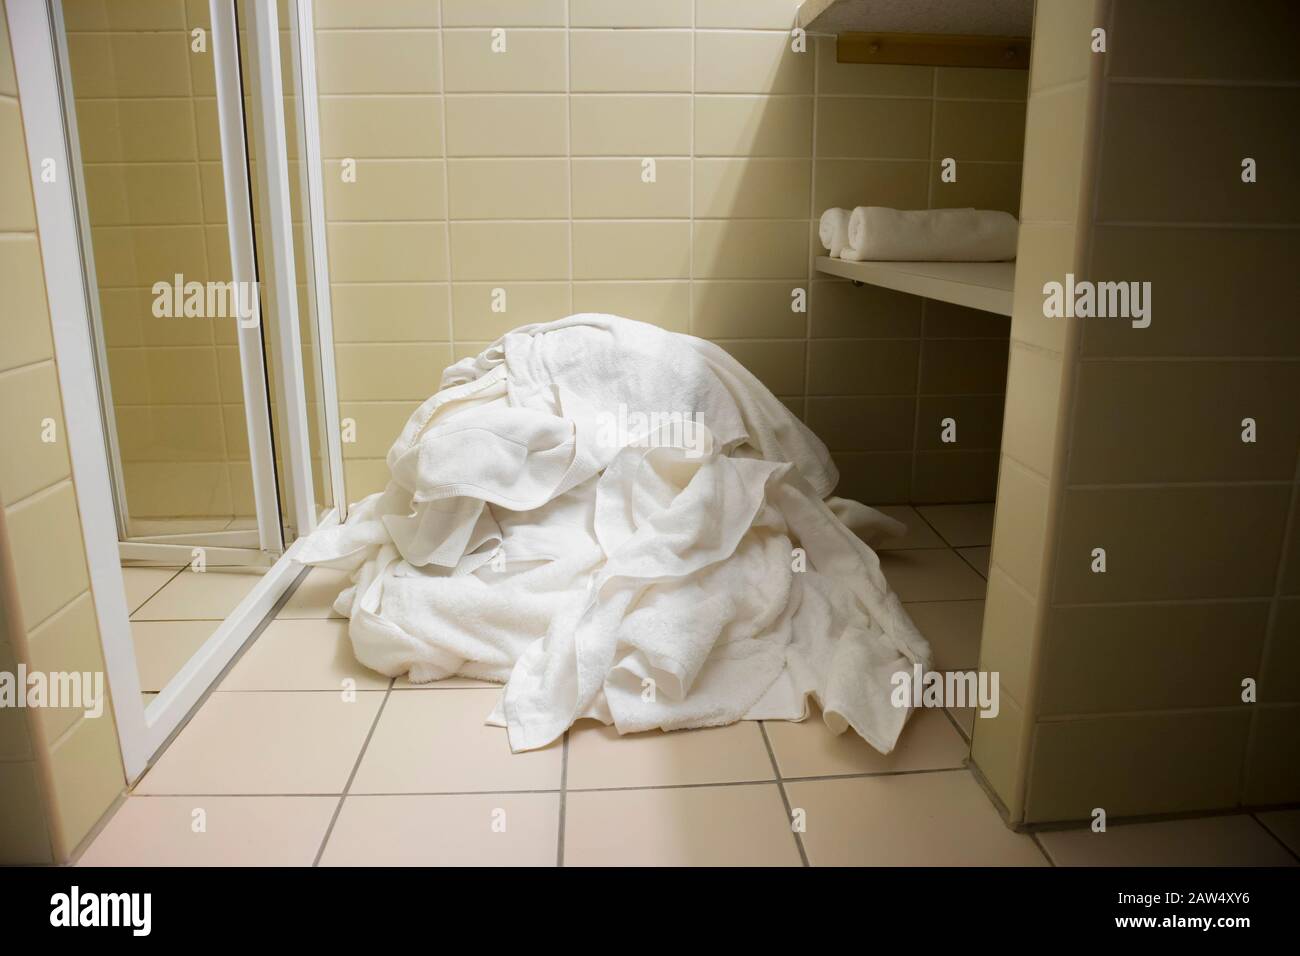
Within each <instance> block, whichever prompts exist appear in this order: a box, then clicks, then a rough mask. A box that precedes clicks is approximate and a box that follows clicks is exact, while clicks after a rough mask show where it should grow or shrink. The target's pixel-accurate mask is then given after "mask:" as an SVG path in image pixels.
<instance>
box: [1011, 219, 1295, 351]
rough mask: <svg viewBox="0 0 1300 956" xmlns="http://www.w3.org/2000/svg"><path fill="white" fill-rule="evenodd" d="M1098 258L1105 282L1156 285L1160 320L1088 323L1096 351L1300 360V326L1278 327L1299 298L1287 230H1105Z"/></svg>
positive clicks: (1096, 241) (1086, 332)
mask: <svg viewBox="0 0 1300 956" xmlns="http://www.w3.org/2000/svg"><path fill="white" fill-rule="evenodd" d="M1021 248H1024V246H1023V245H1022V247H1021ZM1092 255H1093V260H1092V269H1091V272H1092V273H1093V274H1094V275H1095V276H1096V277H1097V278H1098V279H1108V280H1112V281H1120V280H1123V281H1146V282H1150V283H1151V290H1152V319H1151V325H1150V326H1149V327H1147V328H1145V329H1135V328H1133V327H1132V326H1131V325H1130V324H1129V323H1127V322H1096V321H1092V322H1085V323H1084V328H1083V350H1084V352H1085V354H1087V355H1155V356H1160V355H1203V356H1220V355H1243V356H1244V355H1266V356H1274V357H1276V356H1284V355H1287V356H1296V355H1300V323H1296V322H1279V321H1277V315H1278V314H1279V313H1281V312H1284V311H1285V310H1286V309H1288V308H1290V307H1291V304H1292V303H1294V302H1296V301H1298V300H1300V270H1296V269H1294V268H1292V266H1293V265H1294V260H1295V241H1294V237H1293V235H1292V234H1291V233H1289V232H1288V231H1286V230H1275V229H1260V230H1250V229H1177V228H1147V229H1126V228H1123V227H1118V226H1099V227H1097V228H1096V229H1095V230H1094V231H1093V252H1092ZM1189 275H1195V276H1196V277H1197V280H1198V281H1196V282H1188V281H1187V277H1188V276H1189ZM1265 276H1267V277H1268V278H1267V280H1265V279H1264V278H1263V277H1265ZM1058 281H1059V278H1058ZM1229 315H1230V316H1231V317H1232V319H1231V321H1228V320H1225V318H1224V317H1225V316H1229Z"/></svg>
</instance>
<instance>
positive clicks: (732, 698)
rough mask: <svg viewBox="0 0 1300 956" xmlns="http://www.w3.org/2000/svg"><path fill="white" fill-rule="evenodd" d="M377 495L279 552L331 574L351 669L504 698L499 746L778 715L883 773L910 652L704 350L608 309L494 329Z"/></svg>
mask: <svg viewBox="0 0 1300 956" xmlns="http://www.w3.org/2000/svg"><path fill="white" fill-rule="evenodd" d="M388 466H389V470H390V473H391V481H390V482H389V484H388V487H387V488H386V490H384V491H383V492H381V493H378V494H375V495H372V496H370V497H369V498H366V499H365V500H363V501H361V502H360V503H359V504H357V505H355V506H354V507H353V508H352V509H351V512H350V513H349V515H348V518H347V521H346V522H345V523H344V524H342V525H338V526H335V527H329V528H322V529H320V530H318V531H316V532H315V533H313V534H312V535H311V536H309V537H308V538H306V539H304V540H303V541H302V542H300V544H299V545H298V550H297V551H296V557H298V558H299V559H300V560H301V561H303V562H304V563H308V564H322V565H328V566H330V567H335V568H341V569H345V570H346V571H348V572H350V575H351V578H350V579H351V582H352V584H351V586H350V587H348V588H346V589H345V590H344V591H343V592H342V593H341V594H340V595H339V597H338V600H337V602H336V604H335V608H336V609H337V610H338V611H339V612H340V613H342V614H345V615H347V616H348V618H349V619H350V621H349V634H350V636H351V639H352V644H353V648H354V651H355V653H356V655H357V658H358V659H359V660H360V661H361V662H362V663H363V664H365V665H367V666H369V667H371V668H373V669H375V670H377V671H379V672H380V673H383V674H386V675H391V676H398V675H401V674H409V677H410V679H411V680H412V681H414V682H427V681H433V680H438V679H441V678H447V677H452V676H456V675H460V676H464V677H472V678H479V679H484V680H489V681H496V682H500V683H502V684H504V685H505V686H504V688H503V690H502V693H501V695H500V697H499V698H498V702H497V705H496V707H495V709H494V711H493V712H492V713H491V714H490V715H487V714H485V718H486V719H487V721H488V722H489V723H493V724H497V725H502V726H505V727H506V728H507V730H508V736H509V743H510V747H511V749H513V750H515V751H521V750H529V749H533V748H537V747H543V746H545V745H547V744H548V743H550V742H552V741H554V740H556V739H557V738H558V737H560V736H561V735H562V734H563V733H564V731H565V730H566V729H567V728H568V727H569V726H570V725H571V724H572V723H573V722H574V721H575V720H577V719H579V718H595V719H597V720H601V721H604V722H605V723H607V724H608V723H612V724H614V725H615V726H616V727H617V729H618V731H619V732H620V733H628V732H633V731H642V730H649V729H652V728H662V729H665V730H672V729H677V728H685V727H703V726H716V725H721V724H728V723H732V722H734V721H737V720H742V719H781V720H801V719H803V718H804V717H806V716H807V715H808V713H809V703H808V702H809V699H813V700H815V701H816V702H817V703H818V704H819V705H820V707H821V710H822V713H823V715H824V719H825V722H826V724H827V726H829V727H830V728H831V729H832V730H833V731H834V732H836V733H842V732H844V731H845V730H846V729H847V728H852V729H853V730H854V731H855V732H856V733H858V734H860V735H861V736H862V737H863V738H864V739H865V740H867V741H868V742H869V743H870V744H871V745H872V746H874V747H875V748H876V749H878V750H880V751H882V752H885V753H888V752H889V751H890V750H891V749H892V748H893V746H894V744H895V742H896V741H897V739H898V735H899V732H900V731H901V730H902V728H903V725H904V722H905V721H906V719H907V716H908V708H907V707H906V706H895V702H894V701H893V700H891V695H892V691H893V685H894V683H895V675H897V674H899V673H901V672H906V673H907V674H909V675H910V674H912V673H913V669H914V668H915V667H918V666H919V667H921V668H922V669H925V668H928V666H929V658H930V652H929V647H928V645H927V644H926V642H925V640H924V639H923V638H922V637H921V635H920V634H919V633H918V632H917V630H916V628H915V627H914V626H913V624H912V622H911V621H910V619H909V618H908V616H907V614H906V613H905V612H904V610H903V607H902V605H901V604H900V603H899V600H898V598H897V596H896V595H895V594H894V593H893V592H892V591H890V589H889V586H888V584H887V583H886V581H885V578H884V576H883V574H882V573H881V570H880V562H879V560H878V559H877V556H876V554H875V552H874V551H872V549H871V548H870V547H869V546H868V544H867V540H870V539H872V538H873V537H874V536H877V535H896V534H900V533H902V531H903V530H904V529H903V527H902V525H901V524H899V523H898V522H896V521H894V520H893V519H891V518H888V517H887V516H885V515H882V514H881V513H879V512H877V511H874V510H873V509H871V508H868V507H866V506H865V505H861V504H857V503H856V502H851V501H847V500H844V499H839V498H834V497H829V495H830V493H831V491H832V490H833V489H834V487H835V485H836V483H837V481H838V478H839V476H838V473H837V472H836V469H835V466H834V464H833V463H832V462H831V459H830V456H829V454H828V452H827V450H826V447H825V445H823V444H822V443H821V441H819V440H818V439H817V437H816V436H814V435H813V434H812V432H810V431H809V430H808V429H807V428H806V427H805V426H804V425H803V423H802V422H800V421H799V420H798V419H797V418H795V417H794V416H793V415H792V414H791V413H790V412H789V411H788V410H787V409H786V408H785V406H784V405H782V404H781V403H780V402H779V401H778V400H777V399H776V398H774V397H773V396H772V394H771V393H770V392H769V391H768V390H767V389H766V388H764V387H763V386H762V384H760V383H759V382H758V381H757V379H755V378H754V376H753V375H751V374H750V373H749V372H748V371H747V370H746V369H745V368H744V367H743V366H741V365H740V364H739V363H738V362H736V361H735V360H734V359H733V358H732V357H731V356H730V355H728V353H727V352H725V351H724V350H722V349H721V348H719V347H718V346H716V345H714V344H712V343H710V342H706V341H703V340H701V339H697V338H694V337H691V336H687V335H679V334H675V333H670V332H665V331H663V330H661V329H659V328H656V327H654V326H651V325H646V324H643V323H639V322H634V321H631V320H629V319H623V318H618V317H615V316H610V315H595V314H585V315H575V316H571V317H569V318H567V319H562V320H560V321H557V322H551V323H547V324H541V325H531V326H526V327H523V328H520V329H517V330H516V331H514V332H510V333H508V334H507V335H505V336H504V337H502V338H501V339H499V340H498V341H497V342H495V343H494V344H493V345H492V346H491V347H489V348H488V349H487V350H486V351H484V352H483V353H481V354H480V355H478V356H475V357H473V358H468V359H464V360H462V361H460V362H457V363H456V364H455V365H453V366H451V367H450V368H448V369H447V370H446V371H445V372H444V373H443V378H442V387H441V389H440V390H439V391H438V392H437V393H436V394H435V395H433V396H432V397H431V398H429V399H428V400H427V401H425V402H424V404H422V405H421V406H420V407H419V409H418V410H417V411H416V412H415V413H414V414H413V415H412V416H411V418H410V420H409V421H408V422H407V424H406V426H405V428H404V429H403V431H402V433H401V435H400V436H399V437H398V439H397V441H396V443H395V444H394V445H393V447H392V450H391V451H390V452H389V454H388Z"/></svg>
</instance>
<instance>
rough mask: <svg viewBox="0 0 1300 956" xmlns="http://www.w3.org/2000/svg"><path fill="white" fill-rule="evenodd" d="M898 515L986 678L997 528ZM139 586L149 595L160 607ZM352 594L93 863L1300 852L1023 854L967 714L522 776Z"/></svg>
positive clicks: (611, 740)
mask: <svg viewBox="0 0 1300 956" xmlns="http://www.w3.org/2000/svg"><path fill="white" fill-rule="evenodd" d="M887 510H888V511H890V512H891V513H893V514H894V515H895V516H897V517H899V518H901V519H902V520H903V521H905V522H906V523H907V524H908V525H909V528H910V530H909V533H908V536H907V537H906V538H905V539H903V540H901V541H897V542H894V543H893V545H892V546H891V547H888V548H885V549H882V551H881V563H882V565H883V567H884V569H885V573H886V575H887V576H888V577H889V579H890V581H891V583H892V584H893V585H894V587H895V589H896V590H898V592H899V593H900V595H901V596H902V597H903V599H904V601H905V602H906V603H907V605H908V610H909V611H910V612H911V613H912V615H913V617H914V618H915V620H916V622H917V624H918V625H919V626H920V627H921V629H922V631H923V632H924V633H926V634H927V636H928V637H929V638H930V640H931V642H932V644H933V646H934V650H935V654H936V658H937V661H938V665H939V666H940V667H944V668H969V667H973V666H974V665H975V663H976V661H977V659H978V642H979V633H980V626H981V622H982V617H983V596H984V579H983V576H982V573H983V571H982V569H983V568H984V566H985V564H986V562H987V552H988V542H989V529H990V527H991V510H992V509H991V506H968V505H962V506H953V507H927V508H925V509H924V517H922V515H921V514H919V513H918V512H917V511H915V510H913V509H911V508H890V509H887ZM137 577H138V581H137V582H136V584H137V585H138V588H137V591H136V593H137V595H138V594H140V593H143V592H144V591H145V590H147V589H148V586H149V585H150V584H154V585H157V580H158V579H156V578H155V579H146V578H145V577H144V576H137ZM180 580H183V579H180ZM180 580H178V579H177V578H172V579H171V580H170V582H164V584H165V586H164V585H157V587H161V588H162V592H161V593H152V594H151V597H150V599H149V601H148V602H142V603H141V604H140V605H138V609H139V611H141V612H144V613H143V614H140V613H137V615H136V617H137V619H138V620H141V621H142V622H144V621H155V620H159V619H168V618H169V617H170V616H171V615H173V614H176V613H177V612H178V610H179V609H180V608H181V607H198V606H201V607H204V608H208V607H211V605H207V604H201V603H200V602H201V599H199V598H198V597H194V598H193V603H191V601H190V597H191V595H189V594H188V593H184V594H182V593H181V591H180V590H177V591H175V592H173V593H172V594H171V595H167V588H170V587H172V586H173V584H177V583H180ZM343 583H344V582H343V578H342V576H341V575H339V574H338V573H336V572H331V571H326V570H322V569H318V570H314V571H312V572H311V574H310V575H309V576H308V577H307V578H306V579H305V580H304V582H303V583H302V585H301V586H300V587H299V588H298V590H297V591H296V592H295V593H294V594H293V596H292V597H291V599H290V600H289V601H288V602H287V604H286V605H285V607H284V608H283V610H282V611H281V612H280V614H279V616H278V618H277V620H276V621H274V622H273V623H271V624H270V625H269V626H268V627H267V628H266V630H265V631H264V632H263V633H262V635H261V636H260V637H259V638H258V640H257V641H256V643H255V644H254V645H253V646H252V647H251V648H250V649H248V650H247V651H246V652H245V653H244V655H243V656H242V657H241V658H240V659H239V660H238V661H237V662H236V664H235V665H234V666H233V668H232V669H231V670H230V672H229V673H228V674H227V676H226V677H225V678H224V679H223V680H222V682H221V683H220V684H219V685H218V686H217V688H216V689H215V691H214V693H213V694H212V695H211V697H210V698H209V699H208V700H207V701H206V702H205V703H204V704H203V706H202V707H201V708H200V710H199V712H198V713H197V714H196V715H195V716H194V718H193V719H192V720H191V721H190V723H189V724H188V725H187V726H186V727H185V728H184V730H183V731H182V732H181V734H180V735H179V736H178V737H177V739H176V740H175V742H174V743H173V744H172V745H171V746H170V747H169V748H168V749H167V751H166V752H165V753H164V754H163V755H162V756H161V758H160V759H159V760H158V762H157V764H156V765H155V766H154V767H153V768H152V769H151V770H150V771H149V772H148V773H147V774H146V775H145V777H144V778H143V780H141V782H140V783H139V785H138V786H137V787H136V788H135V791H134V793H133V794H132V795H131V796H130V797H129V798H128V799H127V800H126V802H125V804H124V805H123V806H122V808H121V809H120V810H119V811H118V813H117V815H116V816H115V817H114V818H113V819H112V820H111V821H110V822H109V823H108V824H107V826H106V827H105V828H104V830H103V831H102V833H101V834H100V835H99V837H98V838H97V839H96V840H95V842H94V843H93V844H92V845H91V846H90V848H89V849H88V850H87V851H86V853H85V854H84V855H83V857H82V860H81V863H82V864H90V865H95V864H109V863H139V864H150V863H157V864H185V863H194V864H237V863H248V864H295V865H298V864H302V865H309V864H312V863H318V864H319V865H324V866H335V865H356V864H451V865H460V864H467V865H487V866H502V865H554V864H556V863H561V864H564V865H570V866H575V865H576V866H582V865H605V864H613V865H654V864H690V865H710V864H728V865H771V866H799V865H804V864H811V865H823V866H837V865H863V864H865V865H870V864H880V865H964V864H979V865H1012V866H1048V865H1053V864H1058V865H1086V864H1112V863H1118V864H1129V863H1146V864H1158V863H1206V864H1214V863H1224V864H1231V863H1246V862H1253V863H1265V864H1269V863H1294V862H1296V859H1297V857H1296V852H1297V851H1300V811H1295V812H1290V813H1274V814H1260V815H1259V816H1258V817H1255V816H1250V815H1240V816H1230V817H1212V818H1205V819H1198V820H1184V821H1175V822H1170V823H1150V824H1135V825H1128V826H1112V827H1111V828H1110V829H1109V831H1108V832H1107V833H1106V834H1094V833H1092V832H1091V831H1089V830H1076V831H1068V832H1057V833H1043V834H1039V835H1036V836H1029V835H1025V834H1018V833H1013V832H1012V831H1010V830H1008V829H1007V828H1006V827H1005V826H1004V825H1003V823H1002V821H1001V819H1000V818H999V816H998V814H997V811H996V810H995V809H994V807H993V805H992V804H991V803H990V801H989V799H988V798H987V797H986V796H985V794H984V793H983V791H982V790H981V789H980V788H979V786H978V785H977V784H976V782H975V780H974V778H973V777H972V776H971V775H970V773H969V772H968V771H967V770H965V769H964V761H965V758H966V754H967V749H968V737H969V734H970V728H971V725H972V723H973V721H974V715H973V713H972V712H971V711H969V710H964V711H954V712H952V713H945V712H943V711H932V710H931V711H920V712H918V713H916V714H915V715H914V718H913V719H912V720H911V721H910V722H909V724H908V726H907V728H906V729H905V731H904V733H903V737H902V740H901V742H900V744H899V746H898V748H897V749H896V750H895V751H894V753H892V754H890V755H889V756H887V757H886V756H882V755H880V754H879V753H877V752H876V751H874V750H872V749H871V748H870V747H869V746H867V745H866V744H865V743H863V742H862V741H861V740H860V739H858V738H856V737H854V736H852V735H851V734H846V735H844V736H839V737H836V736H833V735H832V734H830V733H829V732H828V731H827V730H826V728H825V726H824V724H823V723H822V722H821V720H820V717H819V716H817V715H814V717H813V718H812V719H810V720H808V721H806V722H804V723H800V724H792V723H784V722H767V723H762V724H760V723H753V722H744V723H740V724H735V725H732V726H729V727H720V728H712V729H707V730H694V731H681V732H677V733H672V734H664V733H649V734H637V735H633V736H628V737H621V738H620V737H619V736H618V735H617V734H616V733H615V732H613V731H612V730H611V729H610V728H607V727H604V726H602V725H600V724H597V723H594V722H583V723H582V724H580V725H578V726H576V727H574V728H573V730H571V731H570V732H569V733H568V734H567V735H566V736H565V738H564V739H563V740H562V741H560V742H557V743H556V744H555V745H553V746H551V747H549V748H546V749H544V750H541V751H537V752H532V753H526V754H517V755H512V754H511V753H510V751H509V749H508V747H507V744H506V737H505V731H503V730H500V729H498V728H494V727H488V726H485V725H484V723H483V718H484V717H485V716H486V715H487V714H488V712H489V711H490V710H491V708H492V705H493V702H494V700H495V695H496V691H495V690H494V689H492V688H491V687H490V686H489V685H484V684H480V683H478V682H475V681H468V680H457V681H444V682H441V683H440V684H437V685H426V686H423V687H414V686H412V685H410V684H409V683H407V682H406V681H403V680H398V681H396V682H392V681H389V680H387V679H385V678H381V677H378V676H377V675H375V674H373V673H371V672H369V671H367V670H366V669H365V668H363V667H361V666H360V665H358V664H357V663H356V662H355V660H354V659H353V657H352V653H351V649H350V645H349V644H348V639H347V631H346V622H345V621H343V620H341V619H339V618H338V617H337V615H335V614H334V613H333V612H332V611H331V609H330V604H331V602H332V601H333V599H334V597H335V595H336V594H337V593H338V591H339V589H340V588H341V587H342V586H343ZM235 590H237V588H235V587H234V585H233V584H232V585H231V586H230V593H227V592H222V593H223V594H224V595H225V596H226V597H229V596H231V594H233V592H234V591H235ZM154 591H155V592H156V591H157V588H155V589H154ZM155 602H156V603H155ZM150 605H152V612H151V611H150V610H149V608H150ZM136 607H137V606H136V605H133V609H135V608H136ZM177 632H178V633H180V629H178V631H177ZM200 819H201V820H202V821H203V826H202V827H200V826H198V823H197V822H196V821H199V820H200ZM792 820H793V821H795V825H793V826H792ZM1288 846H1289V847H1290V849H1289V850H1288V849H1287V847H1288Z"/></svg>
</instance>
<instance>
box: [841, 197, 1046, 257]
mask: <svg viewBox="0 0 1300 956" xmlns="http://www.w3.org/2000/svg"><path fill="white" fill-rule="evenodd" d="M1019 228H1020V227H1019V223H1018V222H1017V221H1016V218H1015V216H1012V215H1011V214H1010V213H1006V212H1001V211H999V210H992V209H912V210H905V209H890V208H888V207H885V206H858V207H857V208H856V209H854V210H853V212H852V213H851V214H850V215H849V226H848V247H847V248H846V249H845V250H844V251H843V252H842V253H841V258H843V259H848V260H851V261H864V260H865V261H881V262H890V261H893V262H917V261H919V262H926V261H936V262H1000V261H1005V260H1009V259H1014V258H1015V257H1016V240H1017V237H1018V235H1019Z"/></svg>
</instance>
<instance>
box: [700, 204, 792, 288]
mask: <svg viewBox="0 0 1300 956" xmlns="http://www.w3.org/2000/svg"><path fill="white" fill-rule="evenodd" d="M808 239H809V236H808V226H807V223H806V222H804V221H802V220H780V219H763V220H753V221H740V220H729V219H712V220H708V219H706V220H698V221H697V222H696V223H695V275H696V277H697V278H703V279H709V278H714V279H774V278H801V277H805V276H807V274H808Z"/></svg>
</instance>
